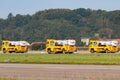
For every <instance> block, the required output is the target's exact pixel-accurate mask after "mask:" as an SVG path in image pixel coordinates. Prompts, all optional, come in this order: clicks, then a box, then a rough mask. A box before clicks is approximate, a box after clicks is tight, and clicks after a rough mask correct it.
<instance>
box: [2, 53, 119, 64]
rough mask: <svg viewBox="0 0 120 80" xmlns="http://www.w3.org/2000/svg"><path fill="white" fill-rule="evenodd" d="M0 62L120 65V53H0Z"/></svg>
mask: <svg viewBox="0 0 120 80" xmlns="http://www.w3.org/2000/svg"><path fill="white" fill-rule="evenodd" d="M0 63H26V64H31V63H32V64H98V65H99V64H104V65H114V64H115V65H120V54H0Z"/></svg>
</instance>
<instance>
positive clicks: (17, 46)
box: [1, 40, 29, 53]
mask: <svg viewBox="0 0 120 80" xmlns="http://www.w3.org/2000/svg"><path fill="white" fill-rule="evenodd" d="M28 45H29V43H27V42H26V41H9V40H3V41H2V48H1V49H2V51H3V53H12V52H15V53H24V52H27V51H28Z"/></svg>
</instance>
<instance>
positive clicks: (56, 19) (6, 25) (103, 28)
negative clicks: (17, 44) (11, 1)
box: [0, 8, 120, 42]
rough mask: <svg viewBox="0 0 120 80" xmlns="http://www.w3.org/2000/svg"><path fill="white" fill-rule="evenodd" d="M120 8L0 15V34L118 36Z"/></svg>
mask: <svg viewBox="0 0 120 80" xmlns="http://www.w3.org/2000/svg"><path fill="white" fill-rule="evenodd" d="M119 30H120V11H119V10H116V11H104V10H91V9H84V8H79V9H74V10H70V9H49V10H44V11H39V12H36V13H35V14H33V15H29V14H28V15H20V14H17V15H16V16H13V15H12V13H10V14H9V15H8V18H7V19H0V37H1V39H8V40H26V41H28V42H33V41H45V40H46V39H48V38H53V39H75V40H77V41H80V38H81V37H89V38H94V39H95V38H108V39H111V38H120V35H119V34H120V31H119Z"/></svg>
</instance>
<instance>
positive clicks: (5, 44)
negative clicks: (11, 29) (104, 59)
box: [1, 39, 119, 54]
mask: <svg viewBox="0 0 120 80" xmlns="http://www.w3.org/2000/svg"><path fill="white" fill-rule="evenodd" d="M45 45H46V48H45V51H46V52H48V53H49V54H51V53H74V52H76V51H77V47H76V41H75V40H72V39H68V40H55V39H47V40H46V42H45ZM28 46H30V44H29V43H28V42H27V41H9V40H3V41H2V46H1V47H2V48H1V49H2V51H3V53H12V52H15V53H26V52H27V51H28ZM88 50H89V51H90V52H91V53H95V52H96V53H101V52H104V53H115V52H118V51H119V49H118V42H117V41H101V40H90V43H89V47H88Z"/></svg>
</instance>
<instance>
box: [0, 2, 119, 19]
mask: <svg viewBox="0 0 120 80" xmlns="http://www.w3.org/2000/svg"><path fill="white" fill-rule="evenodd" d="M56 8H65V9H77V8H90V9H94V10H98V9H102V10H107V11H113V10H120V0H0V18H7V16H8V14H9V13H12V14H13V15H14V16H15V15H16V14H22V15H26V14H30V15H32V14H34V13H36V12H38V11H41V10H45V9H56Z"/></svg>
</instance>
